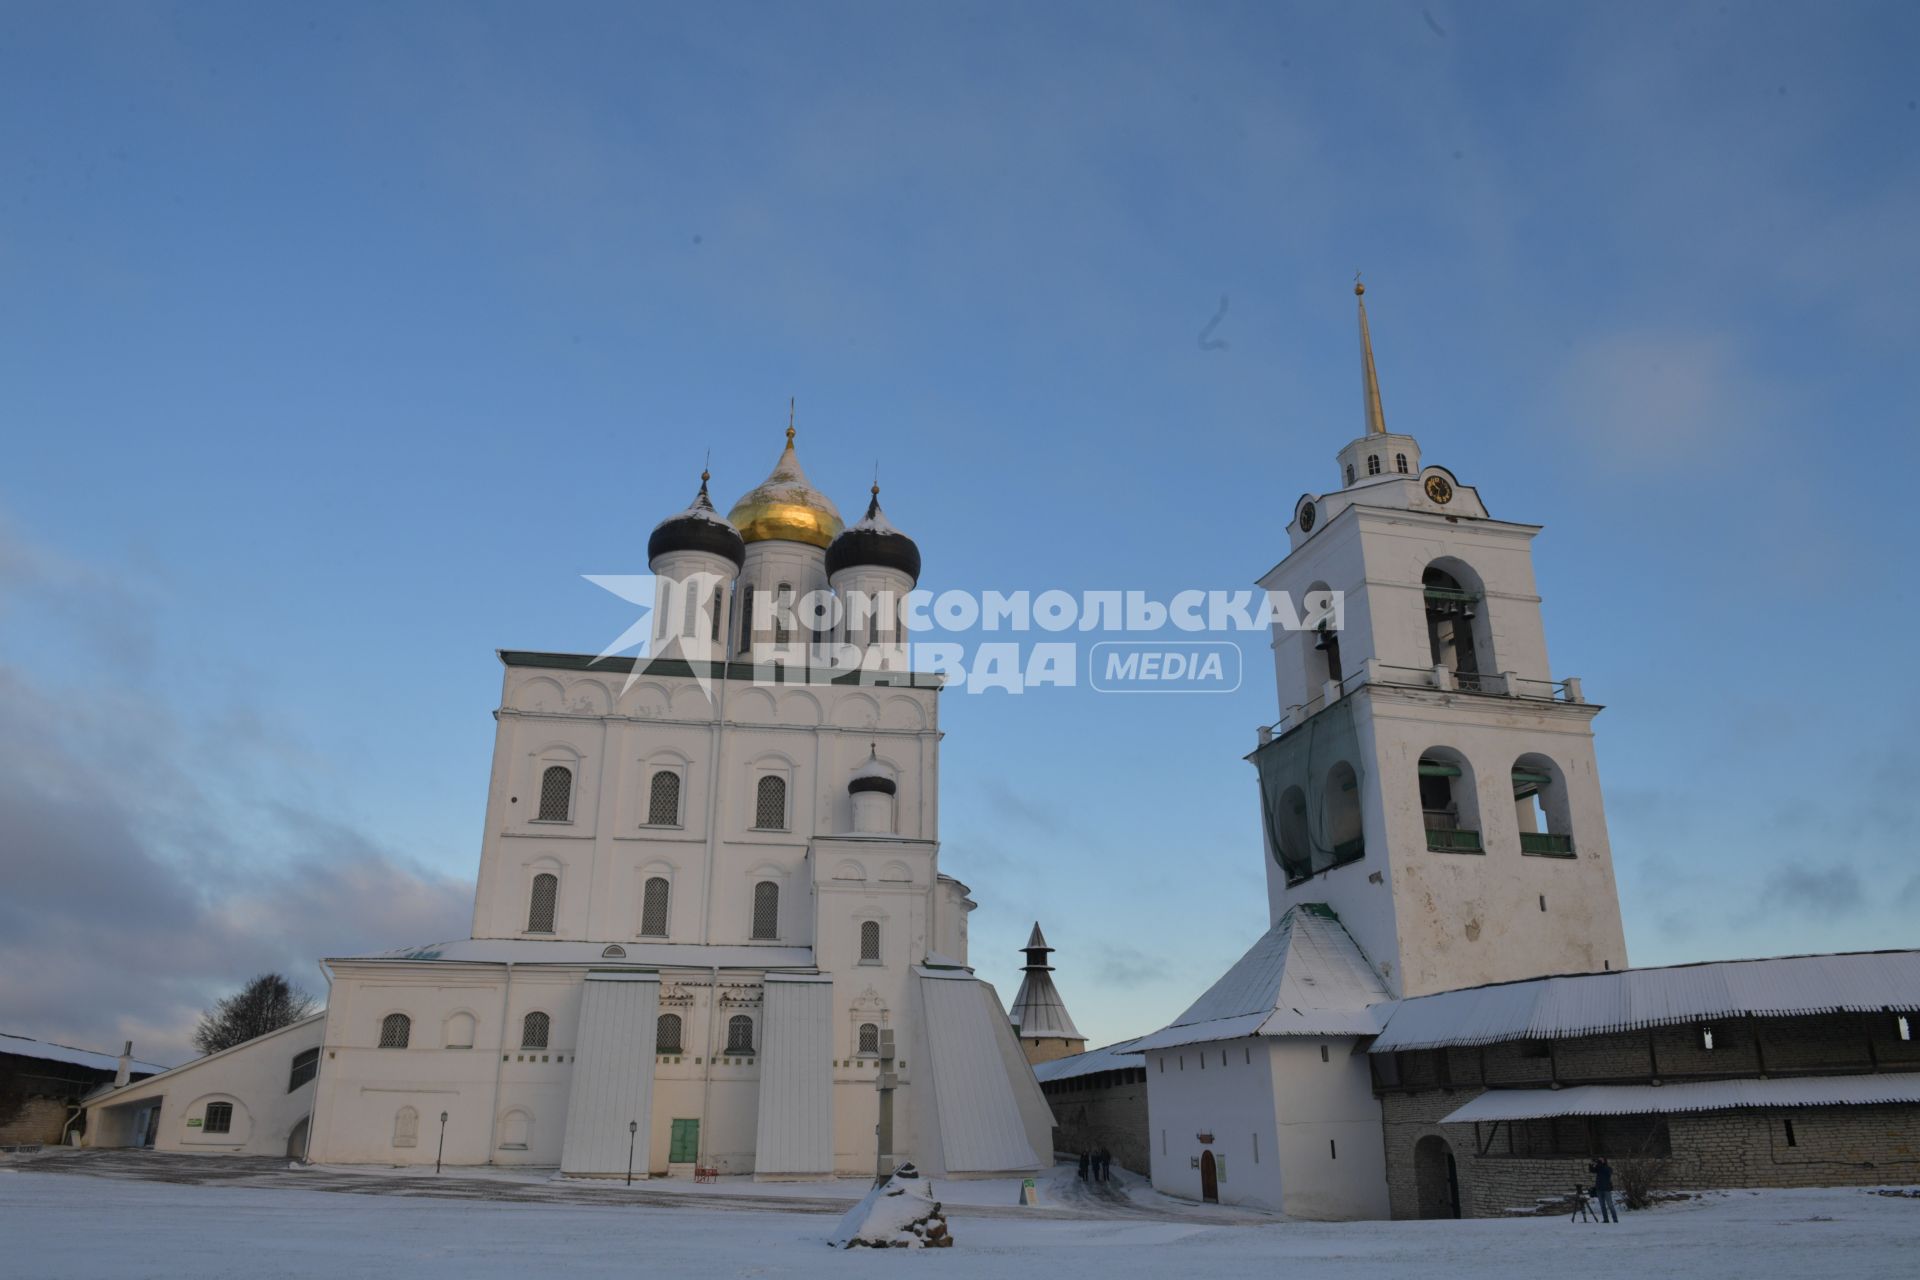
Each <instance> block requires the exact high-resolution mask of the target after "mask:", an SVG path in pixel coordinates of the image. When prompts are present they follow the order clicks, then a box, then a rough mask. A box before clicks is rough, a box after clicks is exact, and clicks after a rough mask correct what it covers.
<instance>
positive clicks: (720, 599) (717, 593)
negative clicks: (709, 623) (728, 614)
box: [713, 587, 727, 644]
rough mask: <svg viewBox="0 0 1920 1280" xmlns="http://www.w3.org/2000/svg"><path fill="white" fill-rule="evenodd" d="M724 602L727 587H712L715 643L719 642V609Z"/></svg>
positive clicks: (725, 600) (725, 601) (723, 605)
mask: <svg viewBox="0 0 1920 1280" xmlns="http://www.w3.org/2000/svg"><path fill="white" fill-rule="evenodd" d="M726 603H727V589H726V588H725V587H715V588H714V589H713V642H714V643H715V644H719V643H720V611H721V609H722V608H724V607H725V605H726Z"/></svg>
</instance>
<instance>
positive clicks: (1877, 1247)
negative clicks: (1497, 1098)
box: [0, 1168, 1920, 1280]
mask: <svg viewBox="0 0 1920 1280" xmlns="http://www.w3.org/2000/svg"><path fill="white" fill-rule="evenodd" d="M948 1185H956V1186H957V1185H959V1184H946V1183H936V1192H944V1189H945V1187H946V1186H948ZM296 1187H297V1183H296V1182H290V1183H289V1184H288V1187H287V1188H286V1189H282V1188H279V1187H272V1188H263V1187H239V1186H221V1185H201V1186H190V1185H179V1184H173V1183H163V1182H137V1181H130V1180H126V1179H122V1178H107V1177H89V1176H81V1175H74V1174H61V1173H47V1172H36V1171H30V1170H21V1169H8V1168H0V1274H4V1275H7V1276H9V1277H13V1276H18V1277H47V1276H58V1277H74V1278H76V1280H81V1278H84V1280H118V1278H121V1277H127V1278H132V1277H141V1278H143V1280H144V1278H147V1277H163V1278H164V1277H196V1278H197V1277H208V1278H215V1280H217V1278H220V1277H242V1276H246V1277H255V1276H260V1277H278V1276H302V1277H305V1276H312V1277H327V1280H338V1278H339V1277H341V1276H363V1275H401V1276H407V1277H409V1278H410V1280H443V1278H445V1280H454V1278H456V1277H457V1278H459V1280H467V1278H469V1277H490V1276H501V1277H513V1278H514V1280H525V1277H527V1276H529V1275H553V1274H565V1275H567V1276H569V1277H591V1276H620V1277H622V1278H623V1280H632V1277H634V1276H672V1275H685V1276H702V1277H733V1276H753V1277H762V1276H764V1277H780V1276H794V1277H816V1276H817V1277H822V1278H824V1277H828V1276H833V1277H841V1276H847V1275H883V1274H884V1275H887V1276H893V1275H898V1274H906V1273H910V1272H911V1273H915V1274H927V1275H935V1274H937V1275H940V1276H943V1277H994V1278H996V1280H997V1278H998V1277H1004V1276H1008V1275H1014V1274H1025V1275H1034V1276H1042V1277H1046V1280H1125V1278H1127V1277H1142V1278H1146V1277H1153V1278H1154V1280H1160V1278H1161V1277H1165V1276H1170V1275H1177V1274H1201V1275H1222V1274H1244V1273H1246V1270H1247V1269H1252V1268H1259V1269H1262V1270H1266V1269H1272V1271H1274V1272H1275V1273H1284V1274H1290V1275H1295V1276H1314V1277H1322V1276H1324V1277H1336V1278H1337V1277H1349V1276H1350V1277H1353V1278H1354V1280H1361V1278H1362V1277H1364V1278H1365V1280H1398V1278H1399V1277H1406V1278H1407V1280H1415V1278H1416V1277H1417V1278H1418V1280H1433V1277H1434V1276H1436V1275H1449V1274H1457V1275H1460V1276H1463V1277H1464V1276H1468V1275H1471V1276H1473V1277H1474V1280H1495V1278H1498V1277H1508V1276H1511V1277H1515V1278H1524V1280H1540V1278H1541V1277H1542V1275H1547V1276H1560V1275H1566V1276H1684V1277H1687V1278H1688V1280H1753V1278H1754V1277H1756V1276H1838V1275H1844V1276H1846V1277H1848V1280H1877V1278H1879V1277H1887V1278H1888V1280H1892V1278H1894V1277H1899V1278H1900V1280H1910V1278H1911V1277H1912V1276H1914V1275H1915V1274H1916V1271H1917V1270H1920V1267H1916V1264H1915V1261H1914V1259H1915V1258H1916V1256H1920V1245H1916V1244H1915V1237H1916V1235H1920V1199H1896V1198H1891V1197H1885V1196H1878V1195H1875V1194H1873V1193H1871V1192H1867V1191H1859V1190H1833V1191H1767V1192H1757V1193H1756V1192H1733V1193H1725V1194H1718V1195H1712V1196H1708V1197H1705V1198H1702V1199H1699V1200H1692V1201H1687V1202H1683V1203H1680V1204H1675V1205H1670V1206H1667V1207H1664V1208H1661V1209H1657V1210H1653V1211H1650V1212H1646V1213H1636V1214H1628V1215H1627V1216H1626V1218H1625V1220H1624V1221H1623V1222H1622V1223H1621V1224H1620V1225H1619V1226H1617V1227H1611V1226H1609V1227H1602V1226H1592V1225H1587V1224H1584V1223H1583V1224H1578V1225H1573V1224H1569V1223H1568V1222H1566V1221H1565V1220H1564V1219H1561V1218H1525V1219H1514V1220H1506V1221H1492V1222H1393V1223H1344V1224H1330V1223H1297V1222H1278V1223H1268V1224H1247V1225H1216V1224H1215V1223H1214V1222H1211V1221H1206V1220H1197V1221H1192V1222H1178V1221H1165V1220H1157V1221H1127V1220H1115V1219H1106V1220H1098V1219H1088V1218H1080V1217H1069V1216H1067V1215H1066V1214H1064V1213H1056V1214H1036V1215H1034V1216H1032V1217H1031V1218H1022V1217H1018V1216H1010V1215H1007V1214H1006V1213H1005V1212H1004V1210H1001V1209H998V1208H996V1210H995V1211H994V1212H992V1213H991V1214H981V1213H978V1212H975V1213H973V1214H970V1213H969V1212H968V1210H967V1208H965V1207H964V1206H957V1207H955V1209H954V1210H953V1212H952V1214H951V1221H952V1225H953V1233H954V1236H955V1238H956V1246H955V1247H954V1248H952V1249H944V1250H939V1251H937V1252H919V1251H916V1252H914V1253H912V1254H911V1255H908V1254H904V1253H901V1252H896V1251H881V1252H873V1251H865V1250H862V1251H856V1252H854V1253H840V1252H837V1251H835V1250H832V1249H830V1248H828V1247H827V1244H826V1238H827V1236H828V1234H829V1233H830V1232H831V1231H832V1230H833V1228H834V1225H835V1223H836V1221H837V1218H836V1217H835V1216H834V1215H832V1214H827V1213H820V1212H814V1213H785V1212H767V1211H761V1212H753V1211H744V1210H735V1209H729V1208H720V1207H704V1206H701V1207H688V1208H678V1207H665V1208H663V1207H649V1206H642V1205H635V1204H620V1203H611V1204H608V1205H605V1206H602V1205H598V1204H523V1203H513V1202H499V1201H477V1202H476V1201H469V1200H442V1199H428V1198H420V1197H417V1196H414V1195H405V1194H378V1195H376V1194H357V1193H343V1192H321V1191H306V1190H299V1189H295V1188H296ZM1283 1269H1284V1270H1283Z"/></svg>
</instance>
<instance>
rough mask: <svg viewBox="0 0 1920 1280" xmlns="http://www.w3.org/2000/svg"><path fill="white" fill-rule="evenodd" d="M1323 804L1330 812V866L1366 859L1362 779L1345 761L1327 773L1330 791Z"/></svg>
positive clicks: (1328, 823) (1328, 831)
mask: <svg viewBox="0 0 1920 1280" xmlns="http://www.w3.org/2000/svg"><path fill="white" fill-rule="evenodd" d="M1321 803H1322V804H1323V805H1324V806H1325V808H1326V815H1327V845H1328V846H1329V848H1330V849H1331V850H1332V860H1331V861H1330V862H1329V863H1328V864H1327V865H1328V866H1334V867H1337V866H1340V865H1341V864H1342V863H1347V862H1358V861H1359V860H1360V859H1361V858H1364V857H1366V856H1367V844H1366V839H1365V838H1364V836H1363V835H1362V833H1361V829H1360V777H1359V775H1358V774H1356V773H1355V772H1354V771H1353V766H1352V765H1350V764H1348V763H1347V762H1346V761H1345V760H1342V761H1340V762H1339V763H1338V764H1335V765H1334V766H1333V768H1332V769H1330V770H1328V771H1327V790H1326V794H1325V795H1324V796H1322V797H1321ZM1315 870H1319V868H1318V867H1315Z"/></svg>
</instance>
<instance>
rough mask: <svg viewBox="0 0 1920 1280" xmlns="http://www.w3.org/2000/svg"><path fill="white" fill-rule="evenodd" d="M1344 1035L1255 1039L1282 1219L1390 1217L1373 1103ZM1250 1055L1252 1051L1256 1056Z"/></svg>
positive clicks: (1369, 1083) (1359, 1059)
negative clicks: (1268, 1098) (1269, 1094)
mask: <svg viewBox="0 0 1920 1280" xmlns="http://www.w3.org/2000/svg"><path fill="white" fill-rule="evenodd" d="M1356 1043H1357V1042H1356V1041H1355V1040H1353V1039H1351V1038H1338V1037H1336V1038H1329V1039H1324V1040H1322V1039H1313V1038H1308V1037H1297V1038H1296V1037H1289V1038H1286V1039H1279V1038H1273V1039H1267V1040H1263V1041H1261V1045H1262V1047H1264V1048H1265V1050H1266V1052H1267V1054H1268V1055H1269V1058H1270V1061H1271V1064H1272V1065H1271V1068H1270V1071H1269V1077H1270V1078H1271V1080H1272V1081H1273V1108H1272V1110H1273V1115H1274V1116H1275V1118H1276V1122H1277V1123H1276V1126H1275V1130H1274V1134H1273V1149H1274V1151H1275V1152H1276V1153H1277V1155H1278V1161H1277V1164H1278V1168H1279V1170H1280V1182H1281V1199H1280V1201H1279V1203H1278V1205H1277V1206H1273V1205H1269V1206H1268V1207H1278V1208H1280V1209H1282V1210H1283V1211H1284V1212H1285V1213H1286V1214H1287V1216H1288V1217H1292V1218H1307V1219H1312V1220H1314V1221H1322V1222H1324V1221H1347V1220H1355V1219H1368V1218H1386V1217H1388V1216H1390V1210H1389V1207H1388V1203H1387V1166H1386V1147H1385V1144H1384V1143H1383V1142H1382V1141H1381V1137H1380V1103H1379V1101H1378V1100H1377V1099H1376V1098H1375V1097H1374V1096H1373V1080H1372V1076H1371V1073H1370V1071H1369V1070H1368V1067H1367V1057H1366V1055H1365V1054H1364V1053H1361V1054H1356V1053H1354V1047H1355V1045H1356ZM1258 1052H1259V1051H1258V1050H1256V1051H1255V1054H1256V1056H1258Z"/></svg>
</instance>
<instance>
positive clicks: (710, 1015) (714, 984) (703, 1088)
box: [669, 964, 720, 1176]
mask: <svg viewBox="0 0 1920 1280" xmlns="http://www.w3.org/2000/svg"><path fill="white" fill-rule="evenodd" d="M719 1021H720V966H719V965H717V964H716V965H714V966H713V969H712V973H711V976H710V977H709V978H708V980H707V1066H706V1072H705V1074H703V1075H702V1076H701V1079H700V1143H699V1145H698V1146H697V1147H696V1148H695V1149H694V1153H693V1167H694V1169H695V1171H696V1176H697V1171H698V1170H699V1168H700V1166H701V1164H702V1161H701V1157H702V1156H704V1155H705V1154H706V1153H707V1111H708V1108H709V1107H710V1106H711V1105H712V1100H713V1031H714V1026H715V1024H717V1023H718V1022H719ZM669 1154H671V1153H669Z"/></svg>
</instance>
